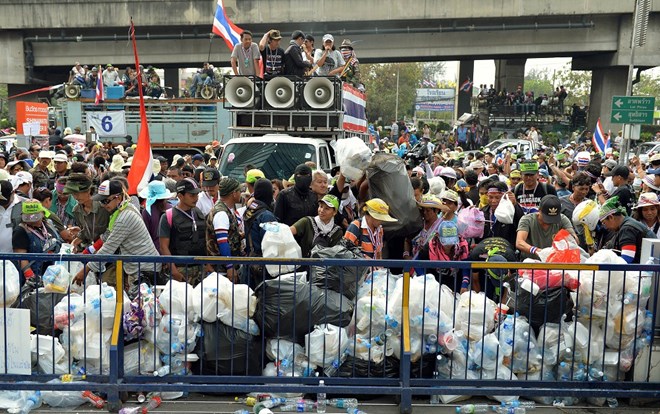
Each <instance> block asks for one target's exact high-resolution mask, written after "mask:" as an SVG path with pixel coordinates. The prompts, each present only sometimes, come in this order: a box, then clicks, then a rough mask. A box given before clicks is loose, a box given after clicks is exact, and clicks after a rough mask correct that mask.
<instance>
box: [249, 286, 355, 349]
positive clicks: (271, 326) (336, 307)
mask: <svg viewBox="0 0 660 414" xmlns="http://www.w3.org/2000/svg"><path fill="white" fill-rule="evenodd" d="M255 294H256V295H257V298H258V299H259V301H258V303H257V310H256V312H255V314H254V319H255V320H256V322H257V324H258V325H259V328H260V329H261V332H262V334H263V335H265V336H266V337H267V338H275V337H280V338H285V339H290V340H292V341H293V342H296V343H300V344H302V343H303V342H302V341H303V340H304V337H305V335H306V334H308V333H309V332H311V331H312V330H313V329H314V326H315V325H320V324H325V323H329V324H332V325H337V326H340V327H344V326H347V325H348V324H349V323H350V321H351V318H352V316H353V302H352V301H351V300H349V299H348V298H346V297H344V296H343V295H341V294H339V293H337V292H334V291H332V290H324V289H321V288H318V287H316V286H312V285H310V284H309V283H307V282H305V281H304V280H300V279H297V278H294V277H291V276H288V277H279V278H276V279H272V280H267V281H265V282H263V283H261V284H260V285H259V286H257V289H256V291H255Z"/></svg>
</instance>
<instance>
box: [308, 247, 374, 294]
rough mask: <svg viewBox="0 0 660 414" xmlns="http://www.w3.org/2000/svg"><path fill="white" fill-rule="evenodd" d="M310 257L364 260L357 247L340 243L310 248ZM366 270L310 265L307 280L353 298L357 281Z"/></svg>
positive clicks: (363, 268)
mask: <svg viewBox="0 0 660 414" xmlns="http://www.w3.org/2000/svg"><path fill="white" fill-rule="evenodd" d="M311 257H312V258H320V259H349V260H364V257H363V256H362V253H361V252H360V250H359V249H358V248H357V247H354V248H352V249H351V248H347V247H346V246H342V245H337V246H332V247H323V248H318V247H315V248H314V249H313V250H312V256H311ZM367 270H368V268H367V267H358V266H312V267H311V275H310V277H309V280H310V282H311V283H312V284H313V285H315V286H318V287H320V288H326V289H330V290H334V291H335V292H339V293H341V294H342V295H344V296H346V297H347V298H349V299H351V300H353V299H355V296H356V295H357V287H358V283H359V282H360V280H361V279H362V277H363V276H364V275H365V274H366V273H367Z"/></svg>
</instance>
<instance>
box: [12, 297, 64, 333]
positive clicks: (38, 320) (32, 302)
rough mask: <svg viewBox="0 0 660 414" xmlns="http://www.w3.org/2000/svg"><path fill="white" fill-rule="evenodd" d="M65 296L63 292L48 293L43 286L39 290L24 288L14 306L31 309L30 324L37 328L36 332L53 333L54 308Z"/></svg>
mask: <svg viewBox="0 0 660 414" xmlns="http://www.w3.org/2000/svg"><path fill="white" fill-rule="evenodd" d="M65 297H66V295H63V294H61V293H46V292H44V290H43V288H41V289H39V290H38V291H36V290H27V289H24V290H23V292H21V297H20V300H19V301H18V302H16V303H14V305H13V307H16V308H20V309H29V310H30V325H31V326H34V327H35V328H36V329H35V331H34V332H33V333H34V334H37V335H53V331H54V314H53V309H54V308H55V305H57V304H58V303H59V302H60V301H61V300H62V298H65ZM56 332H57V331H56Z"/></svg>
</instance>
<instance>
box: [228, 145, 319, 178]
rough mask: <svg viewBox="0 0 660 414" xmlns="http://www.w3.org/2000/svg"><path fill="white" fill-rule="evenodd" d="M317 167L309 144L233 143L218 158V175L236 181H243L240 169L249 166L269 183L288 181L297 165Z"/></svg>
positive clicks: (314, 151)
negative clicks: (271, 180)
mask: <svg viewBox="0 0 660 414" xmlns="http://www.w3.org/2000/svg"><path fill="white" fill-rule="evenodd" d="M306 161H313V162H315V163H318V160H317V159H316V149H315V147H314V146H313V145H311V144H296V143H269V142H258V143H236V144H229V145H227V147H226V148H225V151H224V152H223V153H222V157H221V158H220V173H222V175H226V176H229V177H233V178H236V179H237V180H239V181H243V180H245V175H244V174H243V169H244V168H245V166H246V165H248V164H252V165H254V166H255V167H256V168H258V169H260V170H261V171H263V173H264V175H265V176H266V177H268V178H269V179H273V178H279V179H281V180H285V179H288V178H289V177H291V175H292V174H293V171H294V170H295V169H296V166H297V165H298V164H302V163H304V162H306Z"/></svg>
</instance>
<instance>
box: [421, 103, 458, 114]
mask: <svg viewBox="0 0 660 414" xmlns="http://www.w3.org/2000/svg"><path fill="white" fill-rule="evenodd" d="M415 111H427V112H454V102H446V103H439V102H432V103H428V102H424V103H416V104H415Z"/></svg>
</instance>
